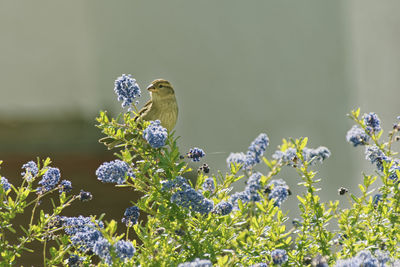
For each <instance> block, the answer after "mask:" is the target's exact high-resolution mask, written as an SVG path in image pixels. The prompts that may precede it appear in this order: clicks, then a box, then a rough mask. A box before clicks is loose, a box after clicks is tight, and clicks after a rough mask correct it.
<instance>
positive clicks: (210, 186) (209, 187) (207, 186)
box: [203, 178, 215, 193]
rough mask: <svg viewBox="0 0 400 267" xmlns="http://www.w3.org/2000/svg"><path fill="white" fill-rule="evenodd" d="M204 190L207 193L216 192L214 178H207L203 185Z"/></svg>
mask: <svg viewBox="0 0 400 267" xmlns="http://www.w3.org/2000/svg"><path fill="white" fill-rule="evenodd" d="M203 189H204V190H205V191H210V192H211V193H212V192H214V190H215V184H214V179H213V178H206V179H205V180H204V183H203Z"/></svg>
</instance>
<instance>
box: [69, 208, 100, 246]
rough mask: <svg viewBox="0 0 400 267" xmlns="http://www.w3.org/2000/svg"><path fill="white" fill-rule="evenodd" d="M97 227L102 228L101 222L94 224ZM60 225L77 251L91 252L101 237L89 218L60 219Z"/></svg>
mask: <svg viewBox="0 0 400 267" xmlns="http://www.w3.org/2000/svg"><path fill="white" fill-rule="evenodd" d="M96 223H97V224H98V225H99V227H101V228H102V227H104V224H103V223H102V222H101V221H97V222H96ZM62 225H63V227H64V231H65V233H66V234H67V235H69V236H71V241H72V243H73V244H74V245H76V246H77V247H78V248H79V250H81V251H86V250H90V251H93V248H94V245H95V243H96V242H97V241H98V240H99V238H100V237H102V234H101V232H100V231H98V230H97V229H96V225H95V223H94V222H92V221H91V219H90V217H84V216H82V215H81V216H79V217H62Z"/></svg>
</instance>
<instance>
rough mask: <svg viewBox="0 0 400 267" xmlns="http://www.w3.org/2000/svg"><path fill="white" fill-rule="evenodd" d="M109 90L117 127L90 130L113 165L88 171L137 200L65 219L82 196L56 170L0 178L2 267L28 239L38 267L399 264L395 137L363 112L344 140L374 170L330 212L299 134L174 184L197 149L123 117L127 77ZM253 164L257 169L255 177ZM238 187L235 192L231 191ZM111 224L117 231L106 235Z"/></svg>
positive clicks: (255, 145)
mask: <svg viewBox="0 0 400 267" xmlns="http://www.w3.org/2000/svg"><path fill="white" fill-rule="evenodd" d="M130 90H133V91H130ZM115 91H116V93H117V94H118V97H119V100H120V101H123V106H124V107H125V106H126V107H128V108H129V110H128V112H125V113H124V114H123V115H122V116H120V117H119V119H114V118H109V117H108V116H107V113H106V112H100V116H99V117H98V118H97V122H98V125H97V126H98V128H99V129H101V131H102V132H103V133H104V134H105V135H106V136H105V137H104V138H102V139H101V142H103V143H104V144H105V146H106V147H107V148H109V149H115V155H116V159H115V160H114V161H112V162H105V163H103V164H102V165H101V166H99V168H98V169H97V171H96V176H97V177H98V179H99V180H100V181H101V182H107V183H115V184H116V186H119V187H121V186H124V187H131V188H133V189H134V190H136V191H138V192H140V193H141V194H142V196H141V198H140V199H139V200H138V201H137V202H136V203H134V202H132V206H131V207H127V209H126V211H125V213H124V214H123V216H122V215H121V218H116V220H112V221H110V222H103V221H102V218H101V217H100V218H95V217H94V216H92V217H83V216H76V217H65V216H62V215H61V212H62V210H63V209H64V208H65V207H67V206H69V205H70V204H71V203H72V202H73V201H74V200H76V199H80V200H82V201H84V200H90V199H91V197H92V196H91V194H90V193H89V192H85V191H83V190H81V193H80V194H79V195H75V196H74V195H71V196H68V195H67V194H68V192H70V190H71V188H72V185H71V183H70V182H69V181H67V180H62V181H61V182H60V179H61V172H60V170H59V169H57V168H54V167H50V166H49V164H50V160H48V159H47V160H45V161H39V160H38V162H37V163H35V162H33V161H31V162H28V163H27V164H25V165H24V166H23V169H24V170H25V171H24V172H23V173H22V176H23V179H22V184H21V185H20V186H14V185H11V184H10V183H9V182H8V180H7V179H6V178H4V177H2V178H1V181H0V198H1V202H0V217H1V220H0V252H1V254H0V255H1V261H2V265H12V264H14V263H15V261H16V258H17V257H20V256H21V254H23V253H29V243H31V242H32V241H33V240H39V241H41V242H42V243H43V247H44V248H43V256H44V265H60V264H64V265H69V266H89V265H91V264H98V265H99V266H111V265H112V266H341V267H344V266H400V261H399V260H398V259H399V258H400V246H399V240H400V219H399V213H400V186H399V182H398V177H399V175H400V160H399V159H397V158H396V157H395V155H396V153H395V152H394V151H393V150H392V144H393V142H394V141H395V140H399V139H400V138H399V137H398V132H399V130H400V123H399V122H397V123H396V124H395V125H394V127H393V130H392V131H391V132H390V133H389V139H388V140H387V141H382V140H381V136H382V133H383V130H382V128H381V121H380V120H379V118H378V116H377V115H376V114H375V113H369V114H365V115H363V116H361V117H360V110H356V111H353V112H352V113H351V114H350V117H351V118H352V119H353V120H354V122H355V124H356V125H355V126H353V127H352V128H351V129H350V130H349V132H348V133H347V136H346V139H347V141H348V142H350V143H351V144H352V145H354V146H364V147H365V157H366V159H367V160H369V161H370V162H371V163H372V164H373V165H374V166H376V173H375V174H374V175H364V176H363V179H362V180H361V181H360V185H359V188H360V192H349V190H348V189H346V188H344V187H342V188H340V189H339V190H338V193H339V194H338V195H339V196H338V197H343V198H346V197H348V201H350V207H349V208H341V207H340V206H339V201H338V200H336V201H330V202H328V203H323V202H321V200H320V197H319V196H318V182H319V180H320V179H318V178H317V172H316V170H315V168H318V165H319V164H321V163H323V162H324V161H325V160H327V159H328V158H329V156H330V151H329V149H328V148H326V147H323V146H321V147H318V148H315V149H313V148H308V147H307V138H298V139H288V140H286V139H284V140H283V143H282V144H281V145H280V146H279V147H278V150H276V151H271V152H270V154H271V155H272V156H271V157H266V156H264V154H265V152H266V151H267V149H268V145H269V138H268V136H267V135H266V134H265V133H261V134H260V135H258V137H256V138H255V140H254V141H252V142H251V143H250V146H249V148H248V150H247V151H246V152H245V153H244V152H238V153H232V154H231V155H229V157H228V159H227V164H228V168H227V170H226V172H225V174H222V172H215V173H214V174H209V173H210V168H209V167H208V165H207V164H206V163H200V165H199V169H198V171H197V179H196V180H195V181H191V180H188V179H187V178H186V177H187V173H188V172H189V171H191V169H190V168H189V166H188V161H193V162H198V161H201V160H203V158H205V154H206V153H205V152H204V151H203V150H202V149H200V148H197V147H194V148H192V149H190V150H189V152H186V153H181V151H179V149H178V146H177V142H176V138H175V137H174V135H173V134H172V133H168V132H167V131H166V130H165V128H163V127H162V126H161V124H160V122H159V121H155V122H153V121H152V122H147V121H141V120H136V119H135V115H136V114H137V112H134V111H132V110H136V111H137V108H136V106H135V104H134V101H133V100H135V99H136V98H137V97H138V95H139V93H140V89H139V87H138V85H137V84H136V80H134V79H132V78H130V76H129V75H123V76H122V77H120V78H118V79H117V81H116V82H115ZM261 163H263V164H265V166H266V168H265V171H263V172H258V171H255V170H254V166H256V165H257V164H261ZM283 168H294V169H295V170H296V171H297V173H298V176H299V177H298V178H292V179H298V181H299V185H300V186H301V188H300V189H303V190H299V191H300V193H299V194H298V195H297V196H294V195H292V193H291V190H290V189H289V187H288V186H287V184H286V182H285V181H284V180H283V179H282V177H281V174H280V172H281V170H282V169H283ZM241 179H242V180H245V181H246V186H245V188H244V189H243V190H241V191H240V190H237V189H236V190H233V188H235V186H236V185H235V182H236V181H238V180H241ZM378 180H379V181H380V183H378V182H377V181H378ZM37 181H38V182H37ZM36 182H37V183H38V185H39V186H37V185H35V183H36ZM56 191H58V192H57V194H58V199H59V200H58V202H53V203H54V210H53V212H52V213H50V214H48V213H45V212H44V211H43V210H40V211H37V209H38V203H39V202H40V201H41V200H42V199H43V198H44V197H46V196H48V195H51V194H53V193H56ZM30 197H31V198H32V197H33V200H29V198H30ZM289 197H296V198H297V200H298V201H299V202H298V207H299V211H300V217H299V218H293V219H292V220H291V221H292V224H288V222H289V218H288V215H287V214H288V212H287V211H286V210H285V209H284V205H283V204H284V202H285V200H287V199H288V198H289ZM29 207H33V209H32V217H31V219H30V222H29V224H28V226H26V227H23V228H22V229H23V230H24V235H23V236H20V237H18V238H17V242H16V243H14V242H11V241H8V240H9V238H8V237H9V236H10V235H13V234H15V233H16V232H15V230H14V227H15V226H13V224H12V220H13V219H14V217H15V216H16V214H18V213H23V212H24V211H25V210H26V209H27V208H29ZM144 218H146V220H144ZM120 220H121V222H122V224H121V225H120V227H123V228H124V229H126V232H125V234H122V235H117V234H116V230H117V226H118V224H117V221H120ZM131 231H133V232H134V233H135V236H136V237H135V238H136V239H134V238H133V237H132V234H131V236H130V232H131ZM49 238H51V239H54V240H56V241H57V246H56V247H50V248H48V247H46V244H47V240H48V239H49Z"/></svg>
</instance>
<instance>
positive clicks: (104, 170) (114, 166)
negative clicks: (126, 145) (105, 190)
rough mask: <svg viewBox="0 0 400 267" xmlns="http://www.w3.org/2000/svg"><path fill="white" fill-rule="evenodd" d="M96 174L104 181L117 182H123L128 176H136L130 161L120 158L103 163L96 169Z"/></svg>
mask: <svg viewBox="0 0 400 267" xmlns="http://www.w3.org/2000/svg"><path fill="white" fill-rule="evenodd" d="M96 176H97V179H98V180H100V181H102V182H103V183H116V184H123V183H124V182H125V180H126V177H127V176H130V177H135V175H134V174H133V171H132V169H131V168H130V167H129V165H128V163H126V162H125V161H122V160H119V159H116V160H114V161H110V162H104V163H103V164H101V165H100V167H99V168H97V170H96Z"/></svg>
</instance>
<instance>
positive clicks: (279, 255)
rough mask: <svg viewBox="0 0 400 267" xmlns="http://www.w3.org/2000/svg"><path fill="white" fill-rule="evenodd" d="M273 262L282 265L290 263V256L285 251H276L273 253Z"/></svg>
mask: <svg viewBox="0 0 400 267" xmlns="http://www.w3.org/2000/svg"><path fill="white" fill-rule="evenodd" d="M271 257H272V261H273V262H274V264H277V265H282V264H284V263H285V262H287V261H288V255H287V253H286V250H284V249H275V250H273V251H272V252H271Z"/></svg>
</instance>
